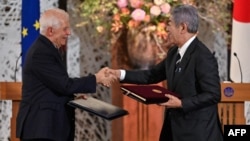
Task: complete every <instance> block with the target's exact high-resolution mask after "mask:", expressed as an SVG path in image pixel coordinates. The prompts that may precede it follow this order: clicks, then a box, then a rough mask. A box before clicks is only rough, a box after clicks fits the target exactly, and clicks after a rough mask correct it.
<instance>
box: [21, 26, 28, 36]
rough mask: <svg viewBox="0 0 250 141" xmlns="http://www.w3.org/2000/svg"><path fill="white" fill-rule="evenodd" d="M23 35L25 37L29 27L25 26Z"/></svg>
mask: <svg viewBox="0 0 250 141" xmlns="http://www.w3.org/2000/svg"><path fill="white" fill-rule="evenodd" d="M22 35H23V37H25V36H27V35H28V28H25V27H23V30H22Z"/></svg>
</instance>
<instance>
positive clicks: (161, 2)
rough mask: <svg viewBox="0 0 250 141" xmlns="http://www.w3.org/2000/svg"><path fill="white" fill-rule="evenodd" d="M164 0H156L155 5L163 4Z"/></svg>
mask: <svg viewBox="0 0 250 141" xmlns="http://www.w3.org/2000/svg"><path fill="white" fill-rule="evenodd" d="M163 2H164V1H163V0H154V4H155V5H161V4H163Z"/></svg>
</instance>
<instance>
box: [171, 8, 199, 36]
mask: <svg viewBox="0 0 250 141" xmlns="http://www.w3.org/2000/svg"><path fill="white" fill-rule="evenodd" d="M171 15H172V17H173V20H174V22H175V24H176V26H179V25H180V24H183V23H185V24H187V30H188V32H189V33H196V32H197V31H198V27H199V16H198V12H197V9H196V8H195V7H194V6H191V5H178V6H176V7H175V8H174V9H173V11H171Z"/></svg>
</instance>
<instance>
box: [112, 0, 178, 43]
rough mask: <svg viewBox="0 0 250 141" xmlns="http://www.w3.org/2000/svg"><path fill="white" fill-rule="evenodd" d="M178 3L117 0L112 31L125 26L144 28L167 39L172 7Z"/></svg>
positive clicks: (170, 0)
mask: <svg viewBox="0 0 250 141" xmlns="http://www.w3.org/2000/svg"><path fill="white" fill-rule="evenodd" d="M177 3H178V1H177V0H167V1H166V0H117V3H116V6H117V7H116V9H115V10H114V15H113V19H112V26H111V31H112V32H113V33H117V32H119V31H121V30H122V29H123V28H128V29H137V30H141V29H144V30H149V31H152V32H155V34H156V35H157V36H158V37H161V38H163V39H166V37H167V32H166V30H165V29H166V23H167V20H168V18H169V12H170V8H171V5H173V4H177Z"/></svg>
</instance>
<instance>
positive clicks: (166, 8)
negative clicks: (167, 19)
mask: <svg viewBox="0 0 250 141" xmlns="http://www.w3.org/2000/svg"><path fill="white" fill-rule="evenodd" d="M160 7H161V11H162V13H165V14H167V13H168V12H169V11H170V8H171V6H170V5H169V3H164V4H162V5H161V6H160Z"/></svg>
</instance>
